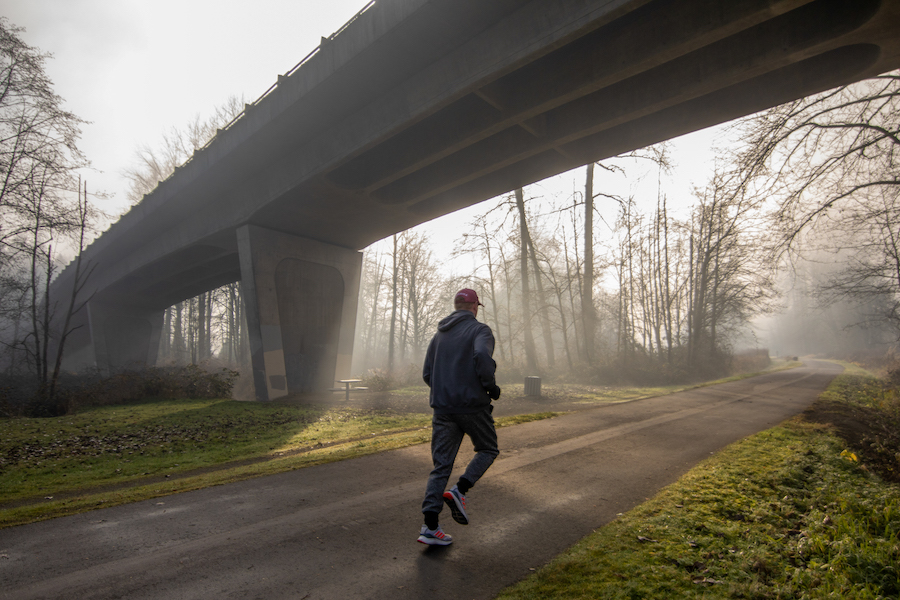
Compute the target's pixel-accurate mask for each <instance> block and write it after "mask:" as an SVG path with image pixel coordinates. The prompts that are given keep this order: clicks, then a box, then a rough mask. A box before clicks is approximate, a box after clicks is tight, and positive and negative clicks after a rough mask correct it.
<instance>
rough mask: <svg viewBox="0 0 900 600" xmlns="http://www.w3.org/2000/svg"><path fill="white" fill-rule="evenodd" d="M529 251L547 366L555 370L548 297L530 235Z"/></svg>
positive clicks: (554, 352)
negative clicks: (538, 303)
mask: <svg viewBox="0 0 900 600" xmlns="http://www.w3.org/2000/svg"><path fill="white" fill-rule="evenodd" d="M528 249H529V254H530V255H531V266H532V268H533V269H534V283H535V286H536V287H537V297H538V302H540V308H539V309H538V316H539V317H540V320H541V331H542V333H543V335H544V348H545V349H546V352H547V366H548V367H549V368H550V369H553V367H554V366H555V365H556V351H555V349H554V347H553V332H552V331H551V329H550V316H549V315H548V314H547V297H546V295H545V294H544V277H543V273H542V272H541V268H540V265H538V261H537V253H536V252H535V250H534V242H533V241H532V239H531V236H530V235H529V236H528Z"/></svg>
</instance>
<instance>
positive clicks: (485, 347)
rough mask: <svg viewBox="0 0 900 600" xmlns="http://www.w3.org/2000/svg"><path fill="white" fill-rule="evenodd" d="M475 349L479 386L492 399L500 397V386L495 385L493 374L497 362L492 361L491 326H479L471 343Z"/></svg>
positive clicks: (492, 337) (492, 342) (492, 338)
mask: <svg viewBox="0 0 900 600" xmlns="http://www.w3.org/2000/svg"><path fill="white" fill-rule="evenodd" d="M473 347H474V351H475V372H476V373H477V374H478V379H479V380H480V381H481V386H482V387H483V388H484V389H485V391H486V392H487V394H488V396H490V397H491V399H492V400H496V399H497V398H499V397H500V388H499V387H498V386H497V381H496V379H495V374H496V371H497V363H496V362H494V334H493V333H492V332H491V328H490V327H488V326H487V325H483V326H482V327H480V328H479V330H478V333H477V334H476V335H475V342H474V344H473Z"/></svg>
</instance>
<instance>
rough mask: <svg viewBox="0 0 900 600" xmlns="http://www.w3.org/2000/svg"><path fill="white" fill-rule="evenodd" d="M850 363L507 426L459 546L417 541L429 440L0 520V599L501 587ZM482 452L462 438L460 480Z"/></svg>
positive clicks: (439, 592) (415, 595)
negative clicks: (3, 523)
mask: <svg viewBox="0 0 900 600" xmlns="http://www.w3.org/2000/svg"><path fill="white" fill-rule="evenodd" d="M840 371H841V367H839V366H836V365H833V364H831V363H826V362H822V361H815V360H810V361H807V362H806V364H805V366H804V367H801V368H797V369H792V370H789V371H781V372H778V373H772V374H767V375H762V376H759V377H754V378H751V379H745V380H742V381H737V382H731V383H726V384H721V385H716V386H711V387H705V388H700V389H696V390H692V391H687V392H681V393H678V394H673V395H669V396H663V397H659V398H648V399H645V400H639V401H634V402H627V403H622V404H615V405H608V406H603V407H600V408H594V409H590V410H584V411H579V412H575V413H570V414H567V415H564V416H561V417H557V418H555V419H548V420H544V421H538V422H533V423H527V424H523V425H517V426H514V427H506V428H502V429H500V430H499V432H498V433H499V438H500V448H501V454H500V457H499V458H498V459H497V461H496V462H495V463H494V465H493V466H492V467H491V469H490V470H489V471H488V473H487V474H486V475H485V477H484V478H483V479H482V480H481V481H480V482H479V483H478V485H476V486H475V487H474V488H473V489H472V490H471V491H470V492H469V495H468V512H469V518H470V524H469V525H468V526H462V525H458V524H456V523H455V522H453V521H452V519H451V518H450V515H449V511H447V510H445V511H444V512H443V513H441V517H442V525H443V526H444V529H445V531H447V533H450V534H451V535H453V536H454V543H453V544H452V545H451V546H447V547H429V546H424V545H422V544H418V543H416V537H417V536H418V531H419V527H420V526H421V523H422V518H421V512H420V510H421V501H422V495H423V493H424V489H425V480H426V477H427V474H428V472H429V470H430V468H431V464H430V455H429V449H428V446H427V445H419V446H415V447H410V448H403V449H400V450H395V451H390V452H384V453H381V454H377V455H372V456H366V457H362V458H358V459H353V460H347V461H343V462H339V463H333V464H329V465H322V466H318V467H312V468H306V469H301V470H298V471H293V472H290V473H282V474H279V475H272V476H268V477H263V478H258V479H252V480H249V481H244V482H240V483H235V484H229V485H224V486H219V487H213V488H208V489H205V490H200V491H196V492H188V493H184V494H178V495H174V496H168V497H164V498H159V499H155V500H149V501H146V502H138V503H135V504H130V505H126V506H118V507H114V508H108V509H103V510H96V511H92V512H89V513H85V514H81V515H76V516H72V517H65V518H60V519H54V520H51V521H45V522H42V523H35V524H32V525H25V526H20V527H13V528H9V529H4V530H0V598H2V599H16V600H19V599H26V598H27V599H33V598H53V599H67V598H77V599H79V600H83V599H111V598H128V599H130V600H139V599H151V598H152V599H166V600H173V599H179V598H197V599H200V598H202V599H210V598H217V599H222V598H240V599H253V598H260V599H266V600H272V599H278V598H291V599H296V600H320V599H346V598H365V599H370V598H371V599H381V598H384V599H388V598H390V599H391V600H402V599H407V598H409V599H419V598H425V597H428V598H436V599H444V598H453V599H455V598H459V599H466V600H468V599H473V598H475V599H482V598H492V597H494V596H495V595H496V594H497V592H499V591H500V590H501V589H502V588H504V587H506V586H507V585H510V584H512V583H515V582H516V581H518V580H520V579H522V578H523V577H525V576H527V575H528V574H529V573H530V572H531V571H532V570H533V569H535V568H537V567H540V566H541V565H543V564H545V563H547V562H548V561H549V560H550V559H552V558H553V557H554V556H556V555H557V554H559V553H561V552H562V551H564V550H565V549H566V548H568V547H569V546H571V545H572V544H573V543H575V542H576V541H578V540H579V539H581V538H582V537H584V536H585V535H587V534H589V533H590V532H591V531H593V530H594V529H596V528H598V527H601V526H602V525H604V524H606V523H609V522H610V521H612V520H613V519H615V518H616V515H618V514H620V513H624V512H626V511H627V510H629V509H631V508H633V507H634V506H637V505H638V504H640V503H642V502H644V501H645V500H646V499H648V498H650V497H651V496H653V495H654V494H655V493H656V492H658V491H659V490H660V489H661V488H663V487H664V486H666V485H668V484H670V483H672V482H673V481H675V480H676V479H677V478H678V477H680V476H681V475H682V474H683V473H685V472H686V471H687V470H688V469H690V468H691V467H692V466H694V465H696V464H697V463H698V462H699V461H701V460H703V459H704V458H707V457H709V456H710V455H711V454H714V453H715V452H716V451H717V450H719V449H721V448H723V447H724V446H726V445H728V444H730V443H732V442H734V441H736V440H739V439H741V438H744V437H746V436H748V435H751V434H753V433H756V432H758V431H762V430H764V429H768V428H770V427H772V426H774V425H776V424H778V423H780V422H781V421H783V420H785V419H787V418H788V417H790V416H792V415H795V414H798V413H799V412H802V411H803V410H804V409H805V408H806V407H808V406H809V405H810V404H811V403H812V402H813V401H814V400H815V398H816V397H817V396H818V395H819V394H820V393H821V392H822V391H823V390H824V389H825V387H826V386H827V385H828V383H829V382H830V381H831V379H832V378H833V377H834V376H835V375H837V374H838V373H840ZM502 402H503V400H502V398H501V400H500V401H499V402H498V405H499V404H502ZM498 409H499V406H498ZM508 411H509V407H507V408H506V410H504V412H508ZM498 412H499V410H498ZM470 456H471V446H468V447H467V446H465V445H464V446H463V449H462V450H461V451H460V458H459V461H458V463H457V465H456V469H457V470H456V471H455V472H454V478H455V477H456V476H457V475H458V473H462V469H463V468H464V465H465V462H466V461H467V460H468V458H469V457H470Z"/></svg>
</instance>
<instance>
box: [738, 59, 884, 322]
mask: <svg viewBox="0 0 900 600" xmlns="http://www.w3.org/2000/svg"><path fill="white" fill-rule="evenodd" d="M738 127H739V128H740V131H741V132H742V133H744V134H745V136H746V140H747V142H746V145H745V146H744V147H743V149H742V151H741V152H740V153H739V154H738V157H737V158H738V160H739V164H740V166H741V167H742V169H743V171H742V177H743V184H744V185H745V186H746V187H747V188H748V190H751V191H754V192H755V193H757V194H758V195H760V196H765V197H768V198H772V199H773V200H774V201H775V202H776V206H775V209H774V211H773V223H774V225H775V228H777V230H778V232H779V234H780V240H779V242H780V244H779V246H778V249H779V250H781V251H784V250H789V251H800V250H804V249H805V250H807V251H813V252H816V253H818V252H820V251H830V252H832V253H834V255H835V256H838V257H840V260H841V261H842V264H843V268H842V269H841V270H839V271H836V272H834V277H833V279H832V280H831V281H830V282H826V283H825V284H824V285H822V286H821V287H820V289H819V296H820V298H821V299H822V300H826V301H830V302H834V301H837V300H838V299H839V298H845V299H852V300H854V301H857V302H859V303H863V304H869V305H877V306H881V307H882V308H881V309H879V312H880V316H879V317H878V318H879V319H880V320H881V322H883V323H888V324H890V325H891V326H892V327H895V328H900V315H898V314H897V308H896V306H897V302H898V297H900V271H898V268H897V267H898V261H897V258H896V256H897V252H896V247H897V246H896V244H897V230H898V224H900V203H898V198H900V161H898V160H897V155H898V152H900V71H893V72H891V73H886V74H884V75H881V76H880V77H876V78H873V79H869V80H865V81H861V82H858V83H855V84H852V85H848V86H844V87H840V88H836V89H834V90H830V91H828V92H824V93H822V94H817V95H814V96H811V97H808V98H803V99H800V100H797V101H795V102H791V103H788V104H785V105H782V106H779V107H776V108H774V109H771V110H769V111H766V112H764V113H761V114H760V115H757V116H754V117H752V118H749V119H746V120H744V121H742V122H741V123H740V124H739V125H738ZM873 316H874V315H873Z"/></svg>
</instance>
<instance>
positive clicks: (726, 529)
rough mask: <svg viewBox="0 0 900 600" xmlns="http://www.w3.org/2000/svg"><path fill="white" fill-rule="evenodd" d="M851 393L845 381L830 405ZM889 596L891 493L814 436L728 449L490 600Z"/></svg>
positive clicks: (894, 527) (819, 433)
mask: <svg viewBox="0 0 900 600" xmlns="http://www.w3.org/2000/svg"><path fill="white" fill-rule="evenodd" d="M850 390H853V392H852V393H853V394H857V395H858V393H861V392H859V388H858V377H857V376H856V375H854V374H850V375H849V376H842V377H839V378H838V379H837V380H836V381H835V383H834V384H833V386H832V387H831V388H830V393H832V394H834V393H837V391H840V392H841V393H842V394H846V393H848V391H850ZM898 596H900V486H897V485H895V484H888V483H885V482H884V481H882V480H881V479H879V478H878V477H877V476H875V475H874V474H872V473H871V472H870V471H869V470H868V469H867V468H866V467H865V466H864V465H861V464H860V463H859V462H858V459H857V456H856V453H855V452H853V451H851V450H850V449H848V448H847V447H846V444H845V443H844V441H843V440H842V439H841V438H839V437H837V436H836V435H835V434H834V433H833V431H832V430H831V429H830V428H828V427H826V426H823V425H818V424H812V423H806V422H803V421H801V420H800V419H795V420H792V421H789V422H787V423H785V424H783V425H782V426H779V427H775V428H773V429H770V430H768V431H765V432H762V433H760V434H758V435H755V436H752V437H750V438H747V439H745V440H742V441H740V442H738V443H736V444H733V445H731V446H729V447H728V448H726V449H725V450H724V451H722V452H721V453H719V454H717V455H716V456H715V457H713V458H711V459H709V460H707V461H705V462H704V463H702V464H701V465H699V466H697V467H696V468H694V469H693V470H691V471H690V472H689V473H688V474H687V475H685V476H684V477H682V478H681V479H680V480H679V481H678V482H676V483H675V484H673V485H671V486H669V487H667V488H666V489H665V490H663V491H662V492H661V493H660V494H659V495H657V496H656V497H655V498H653V499H652V500H651V501H649V502H647V503H646V504H644V505H642V506H640V507H638V508H636V509H634V510H632V511H630V512H628V513H627V514H625V515H623V516H621V517H620V518H619V519H617V520H616V521H614V522H613V523H611V524H609V525H607V526H606V527H603V528H601V529H598V530H597V531H596V532H594V533H593V534H592V535H590V536H588V537H587V538H585V539H583V540H582V541H581V542H579V543H578V544H576V545H575V546H574V547H572V548H571V549H570V550H569V551H568V552H566V553H565V554H563V555H561V556H559V557H557V558H556V559H555V560H554V561H552V562H551V563H550V564H548V565H546V566H545V567H544V568H542V569H540V570H539V571H538V572H536V573H535V574H534V575H533V576H531V577H529V578H528V579H526V580H524V581H522V582H521V583H520V584H518V585H516V586H513V587H511V588H509V589H507V590H506V591H504V592H503V593H502V594H500V596H498V598H500V599H503V600H512V599H537V598H592V599H593V598H598V599H606V598H609V599H613V598H614V599H619V598H623V599H624V598H723V599H724V598H752V599H764V598H784V599H788V598H790V599H793V598H800V599H804V598H809V599H812V598H854V599H873V600H874V599H887V598H897V597H898Z"/></svg>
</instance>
